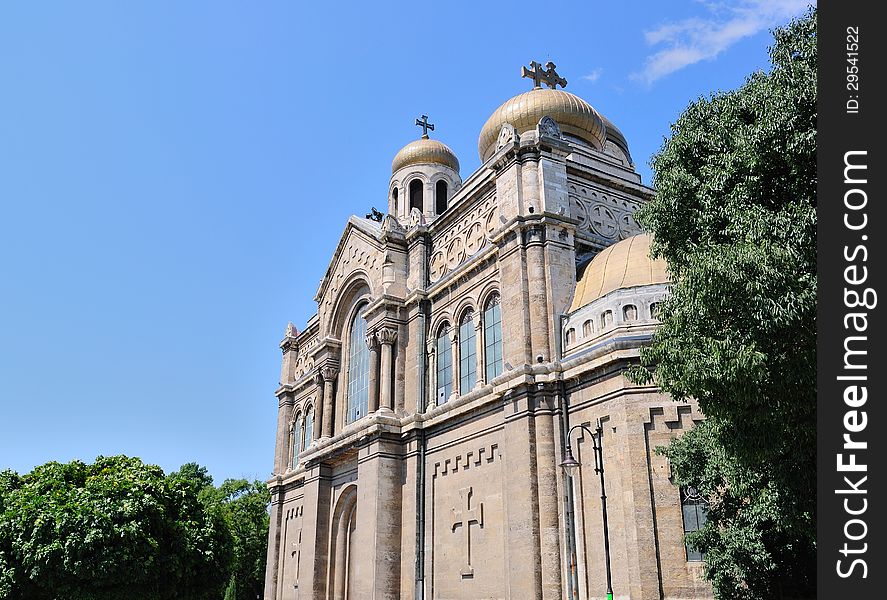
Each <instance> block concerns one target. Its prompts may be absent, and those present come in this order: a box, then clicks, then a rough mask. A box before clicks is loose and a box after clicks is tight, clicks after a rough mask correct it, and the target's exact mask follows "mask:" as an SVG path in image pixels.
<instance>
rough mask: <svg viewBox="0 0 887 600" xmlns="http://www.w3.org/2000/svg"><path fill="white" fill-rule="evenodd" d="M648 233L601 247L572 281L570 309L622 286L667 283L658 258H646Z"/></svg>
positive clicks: (572, 309) (648, 246)
mask: <svg viewBox="0 0 887 600" xmlns="http://www.w3.org/2000/svg"><path fill="white" fill-rule="evenodd" d="M651 242H652V238H651V237H650V235H649V234H646V233H642V234H639V235H635V236H632V237H630V238H626V239H624V240H622V241H621V242H617V243H615V244H613V245H612V246H609V247H607V248H604V249H603V250H602V251H601V252H600V254H598V255H597V256H595V257H594V258H593V259H592V260H591V262H590V263H589V264H588V266H587V267H586V268H585V272H584V273H583V274H582V277H581V278H580V279H579V281H578V282H577V283H576V293H575V294H574V295H573V304H572V305H571V306H570V312H573V311H574V310H577V309H579V308H581V307H583V306H585V305H586V304H590V303H592V302H594V301H595V300H597V299H598V298H601V297H603V296H606V295H607V294H609V293H610V292H612V291H614V290H618V289H622V288H630V287H636V286H641V285H653V284H657V283H668V282H669V277H668V271H667V270H666V265H665V261H664V260H663V259H661V258H657V259H655V260H654V259H652V258H650V243H651Z"/></svg>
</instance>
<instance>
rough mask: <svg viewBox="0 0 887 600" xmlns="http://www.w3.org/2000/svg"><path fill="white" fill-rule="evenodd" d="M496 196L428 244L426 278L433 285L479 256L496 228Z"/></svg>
mask: <svg viewBox="0 0 887 600" xmlns="http://www.w3.org/2000/svg"><path fill="white" fill-rule="evenodd" d="M498 214H499V211H498V210H497V204H496V197H495V195H490V196H489V197H487V198H486V199H485V200H484V201H483V202H479V203H478V204H477V205H476V206H475V207H474V208H473V209H472V210H470V211H469V212H468V214H467V215H466V216H465V217H464V218H463V219H461V220H460V221H458V222H456V223H454V224H453V226H452V228H450V229H449V230H448V231H446V233H444V234H443V235H441V236H438V237H437V238H436V239H435V240H434V242H433V243H432V245H431V253H430V256H431V258H430V259H429V261H428V278H429V279H430V281H431V282H432V283H433V282H435V281H437V280H439V279H440V278H441V277H443V276H444V275H445V274H446V273H448V272H449V271H452V270H454V269H456V268H457V267H458V266H459V265H461V264H462V263H464V262H465V261H466V260H468V259H469V258H471V257H472V256H474V255H475V254H477V253H478V251H480V250H481V249H482V248H483V247H484V246H486V244H487V243H488V242H489V240H490V237H491V235H492V234H493V232H495V231H496V230H497V229H498V228H499V219H498Z"/></svg>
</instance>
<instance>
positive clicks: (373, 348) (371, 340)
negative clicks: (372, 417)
mask: <svg viewBox="0 0 887 600" xmlns="http://www.w3.org/2000/svg"><path fill="white" fill-rule="evenodd" d="M366 342H367V347H369V349H370V400H369V406H368V407H367V414H371V413H374V412H376V411H377V410H379V340H378V339H377V338H376V334H375V332H370V333H368V334H367V336H366Z"/></svg>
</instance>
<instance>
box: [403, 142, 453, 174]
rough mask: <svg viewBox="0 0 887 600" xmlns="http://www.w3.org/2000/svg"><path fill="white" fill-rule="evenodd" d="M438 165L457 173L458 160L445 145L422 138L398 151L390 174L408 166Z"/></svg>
mask: <svg viewBox="0 0 887 600" xmlns="http://www.w3.org/2000/svg"><path fill="white" fill-rule="evenodd" d="M428 163H433V164H438V165H444V166H447V167H449V168H451V169H453V170H454V171H456V172H457V173H458V172H459V159H458V158H456V155H455V153H453V151H452V150H450V149H449V147H447V145H446V144H443V143H441V142H438V141H437V140H432V139H429V138H428V137H425V136H423V137H422V138H421V139H418V140H416V141H414V142H410V143H409V144H407V145H406V146H404V147H403V148H401V149H400V152H398V153H397V154H396V155H395V156H394V160H393V161H391V172H392V173H394V172H395V171H398V170H400V169H402V168H404V167H406V166H408V165H418V164H428Z"/></svg>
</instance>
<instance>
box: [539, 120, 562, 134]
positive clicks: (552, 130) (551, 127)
mask: <svg viewBox="0 0 887 600" xmlns="http://www.w3.org/2000/svg"><path fill="white" fill-rule="evenodd" d="M536 131H537V132H539V137H542V136H546V137H552V138H556V139H560V138H561V128H560V127H558V126H557V122H556V121H555V120H554V119H552V118H551V117H549V116H548V115H545V116H544V117H542V118H541V119H539V125H537V126H536Z"/></svg>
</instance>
